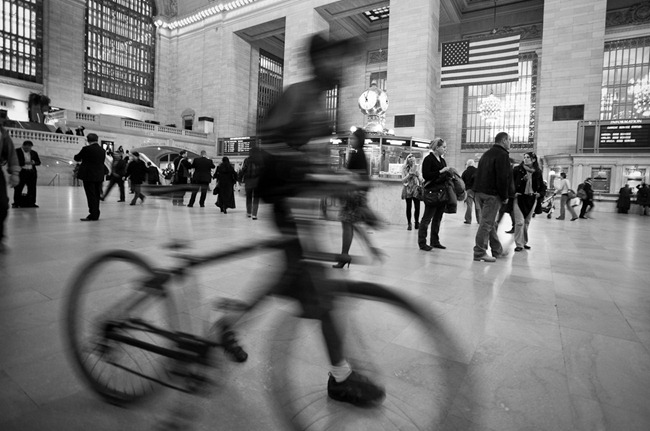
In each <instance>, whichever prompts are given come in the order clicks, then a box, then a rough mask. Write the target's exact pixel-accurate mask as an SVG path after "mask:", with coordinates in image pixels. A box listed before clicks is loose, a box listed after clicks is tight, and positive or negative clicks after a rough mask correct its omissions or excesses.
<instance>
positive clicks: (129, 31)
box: [84, 0, 155, 106]
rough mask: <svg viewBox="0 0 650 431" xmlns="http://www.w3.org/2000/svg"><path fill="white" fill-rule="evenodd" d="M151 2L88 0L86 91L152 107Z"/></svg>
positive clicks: (153, 53) (143, 0)
mask: <svg viewBox="0 0 650 431" xmlns="http://www.w3.org/2000/svg"><path fill="white" fill-rule="evenodd" d="M151 1H152V0H88V1H87V6H88V7H87V14H86V68H85V79H84V82H85V88H84V90H85V92H86V93H88V94H94V95H97V96H102V97H106V98H110V99H115V100H122V101H125V102H129V103H136V104H139V105H144V106H153V91H154V85H153V82H154V80H153V70H154V67H153V65H154V58H155V44H154V41H155V37H154V36H155V26H154V24H153V17H152V16H151V13H152V11H153V9H152V7H151V5H150V2H151ZM142 75H144V79H143V76H142Z"/></svg>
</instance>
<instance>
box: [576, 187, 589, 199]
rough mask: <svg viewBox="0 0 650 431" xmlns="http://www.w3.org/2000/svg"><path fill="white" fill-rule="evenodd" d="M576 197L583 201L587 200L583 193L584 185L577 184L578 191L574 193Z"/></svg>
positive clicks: (585, 194) (584, 192)
mask: <svg viewBox="0 0 650 431" xmlns="http://www.w3.org/2000/svg"><path fill="white" fill-rule="evenodd" d="M576 197H578V198H580V199H582V200H585V199H587V192H586V191H585V185H584V184H578V191H577V192H576Z"/></svg>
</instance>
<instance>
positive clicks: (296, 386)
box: [65, 203, 460, 430]
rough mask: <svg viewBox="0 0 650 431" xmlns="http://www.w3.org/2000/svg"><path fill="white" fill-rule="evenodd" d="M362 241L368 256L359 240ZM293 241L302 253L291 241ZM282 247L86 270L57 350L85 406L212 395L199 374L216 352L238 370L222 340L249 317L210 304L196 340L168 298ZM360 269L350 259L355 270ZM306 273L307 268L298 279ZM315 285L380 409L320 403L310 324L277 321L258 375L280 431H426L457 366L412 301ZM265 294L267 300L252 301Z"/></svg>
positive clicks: (72, 293)
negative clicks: (193, 279) (211, 268)
mask: <svg viewBox="0 0 650 431" xmlns="http://www.w3.org/2000/svg"><path fill="white" fill-rule="evenodd" d="M313 207H314V208H315V210H314V211H316V212H318V211H320V209H321V207H320V203H315V204H314V205H313ZM316 208H317V209H316ZM319 219H321V217H320V216H315V217H311V216H303V217H302V218H301V219H300V220H301V226H303V227H305V226H307V227H309V226H311V227H312V228H313V226H314V224H315V220H319ZM362 238H364V240H365V241H368V245H369V247H372V246H371V244H370V243H369V239H368V238H367V237H366V236H362ZM300 239H301V240H305V239H307V240H306V241H305V242H306V243H309V242H310V241H309V239H311V240H312V241H311V242H312V243H313V242H314V238H313V237H309V236H307V237H305V236H304V235H302V234H301V235H300ZM293 240H294V238H287V237H281V238H271V239H268V240H264V241H261V242H258V243H256V244H255V245H253V246H251V245H244V246H238V247H236V248H232V249H229V250H225V251H217V252H214V253H210V254H208V255H205V256H194V255H189V254H177V255H176V256H175V257H176V258H177V259H179V260H180V263H179V264H177V265H175V266H172V267H171V268H154V267H153V266H151V265H150V264H149V263H148V262H147V261H146V260H145V259H144V258H142V257H141V256H139V255H137V254H135V253H133V252H130V251H125V250H113V251H107V252H104V253H100V254H98V255H96V256H94V257H92V258H90V259H89V260H88V261H87V262H85V263H84V264H82V265H81V267H80V268H79V269H78V271H77V272H76V274H75V275H74V276H73V278H72V283H71V287H70V290H69V295H68V297H67V302H66V308H65V337H66V342H67V344H68V346H69V347H70V349H69V350H70V352H71V354H72V362H73V364H74V365H75V368H76V370H77V371H78V373H79V375H80V376H81V378H82V379H83V380H84V381H85V382H86V383H87V384H88V385H89V387H90V388H91V389H92V390H93V391H94V392H95V393H96V394H98V395H99V396H101V397H102V398H103V399H105V400H107V401H109V402H111V403H115V404H120V405H127V404H130V403H134V402H136V401H140V400H143V399H146V398H147V397H148V396H150V395H152V394H153V393H155V392H156V391H157V390H158V389H160V388H162V387H167V388H172V389H176V390H180V391H183V392H187V393H197V392H201V391H204V390H206V388H208V387H210V386H211V385H212V383H213V382H212V381H211V380H210V379H209V378H208V377H207V371H206V370H208V369H213V367H215V366H216V365H217V364H218V361H219V360H220V358H221V357H220V355H218V354H217V352H218V350H219V348H220V349H221V350H223V351H224V353H225V355H226V356H229V357H230V358H231V359H235V360H237V361H242V362H243V361H245V360H246V357H245V352H244V351H243V350H242V349H241V347H240V346H239V345H238V343H237V340H236V339H235V338H234V337H233V332H232V330H233V329H235V328H237V327H238V326H239V325H240V322H242V321H243V320H245V317H246V316H249V315H250V305H249V304H247V303H245V302H241V301H235V300H227V299H226V300H223V299H219V300H215V301H214V302H213V304H214V309H215V311H217V312H219V313H221V314H223V316H222V318H221V319H218V320H217V321H216V322H215V324H214V325H211V326H210V327H209V328H208V329H205V328H204V330H203V331H202V332H196V331H195V330H194V329H193V326H194V325H195V324H196V322H193V319H192V318H191V316H190V313H189V312H188V310H187V307H186V305H184V304H183V301H182V295H179V294H178V292H176V291H174V290H173V289H172V288H171V286H173V285H174V283H176V282H180V283H183V282H185V281H186V280H187V279H188V278H190V276H189V274H190V273H191V272H192V271H193V270H195V269H196V268H198V267H201V266H205V265H207V264H211V263H219V262H223V261H224V260H226V259H231V258H234V257H241V256H243V255H246V254H254V253H256V252H258V251H259V250H263V249H268V250H278V249H281V248H283V247H284V246H286V245H287V244H288V243H289V242H290V241H293ZM316 242H317V241H316ZM312 245H313V244H312ZM371 249H372V248H371ZM305 250H306V251H305V254H304V256H303V259H304V260H306V261H309V262H322V261H326V262H333V261H335V259H336V255H335V254H333V253H326V252H323V251H320V250H317V249H314V248H313V247H305ZM360 259H361V258H360V257H358V256H357V257H354V261H355V263H358V261H359V260H360ZM318 265H319V264H318V263H312V264H311V268H312V269H310V271H314V269H313V268H316V267H317V266H318ZM308 267H310V266H308ZM320 267H321V268H322V266H320ZM324 281H325V282H327V283H328V288H329V289H330V290H329V292H328V294H329V295H331V296H332V298H333V299H334V302H335V303H336V305H337V306H336V308H335V310H336V313H337V317H338V318H339V319H340V321H346V324H345V325H344V327H345V328H346V334H345V335H346V337H345V352H346V357H347V359H348V360H349V362H350V363H351V364H352V366H353V369H355V370H360V371H361V372H362V373H364V374H366V375H368V376H371V377H372V378H373V379H374V380H376V381H379V382H381V383H382V384H383V385H384V386H385V389H386V399H385V400H384V402H383V403H382V404H381V405H380V406H378V407H374V408H368V409H361V408H358V407H354V406H351V405H348V404H344V403H339V402H336V401H332V400H329V399H328V398H327V391H326V389H325V378H324V377H325V376H326V375H327V367H328V360H327V354H326V353H325V351H324V348H323V346H322V344H323V343H322V336H312V335H313V333H314V332H315V331H317V330H318V328H315V327H314V326H313V324H311V323H310V324H305V322H314V321H312V320H306V319H300V322H301V324H295V323H294V321H293V320H292V317H291V315H290V314H289V313H287V312H286V309H283V310H284V311H283V312H282V313H279V314H280V316H279V317H280V318H281V322H280V323H279V324H278V325H277V329H276V331H275V333H274V335H273V336H271V337H270V339H269V343H270V346H271V354H270V360H269V362H268V368H269V370H270V379H271V386H272V388H273V391H272V395H273V398H274V400H275V401H276V403H277V404H278V407H279V410H280V411H281V412H282V413H283V414H284V416H285V418H286V421H287V423H288V426H290V427H291V428H292V429H300V430H303V429H310V430H312V429H331V427H332V426H334V428H335V429H354V430H358V429H373V430H374V429H392V428H394V429H400V430H402V429H417V430H428V429H434V428H435V427H437V426H438V425H439V424H440V423H441V422H442V421H443V419H444V417H445V414H446V412H447V407H448V406H449V405H450V404H451V401H452V399H451V396H452V393H454V392H455V388H454V387H455V386H457V383H458V382H457V381H455V380H454V379H455V377H454V374H455V373H453V372H451V371H450V369H451V368H453V366H452V365H450V359H451V360H453V359H455V358H457V357H459V356H460V355H459V353H458V348H457V346H456V344H455V342H454V340H453V339H452V338H451V337H450V336H449V330H448V329H447V328H446V326H445V325H444V324H443V323H442V322H441V321H439V319H437V318H436V317H435V315H434V314H433V313H432V312H431V311H430V310H427V309H426V308H424V307H422V306H421V305H420V304H418V303H417V302H416V301H414V300H412V299H408V298H406V297H404V296H403V295H401V294H399V293H397V292H394V291H392V290H390V289H388V288H386V287H383V286H381V285H378V284H375V283H370V282H365V281H344V280H341V281H333V279H332V278H331V277H329V276H326V278H325V279H324ZM181 293H182V292H181ZM272 294H273V292H271V291H270V290H269V291H265V292H263V293H262V294H261V296H260V297H266V296H267V295H272ZM298 314H299V313H298ZM298 317H300V316H298ZM352 320H356V321H355V322H354V324H351V323H350V322H351V321H352ZM223 322H228V323H227V324H224V323H223ZM318 335H319V334H318ZM242 352H244V353H242Z"/></svg>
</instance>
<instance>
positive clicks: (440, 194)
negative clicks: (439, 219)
mask: <svg viewBox="0 0 650 431" xmlns="http://www.w3.org/2000/svg"><path fill="white" fill-rule="evenodd" d="M448 200H449V193H448V192H447V185H446V184H444V185H442V186H438V187H436V188H433V189H424V194H423V195H422V202H424V204H425V205H438V204H441V203H445V202H447V201H448Z"/></svg>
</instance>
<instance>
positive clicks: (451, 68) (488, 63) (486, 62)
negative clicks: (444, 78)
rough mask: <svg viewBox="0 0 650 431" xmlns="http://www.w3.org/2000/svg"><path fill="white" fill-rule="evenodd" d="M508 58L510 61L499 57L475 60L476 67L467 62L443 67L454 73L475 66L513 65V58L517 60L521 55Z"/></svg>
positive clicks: (444, 69) (477, 67) (446, 70)
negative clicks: (496, 59) (496, 58)
mask: <svg viewBox="0 0 650 431" xmlns="http://www.w3.org/2000/svg"><path fill="white" fill-rule="evenodd" d="M506 59H507V60H508V61H503V59H499V60H498V61H493V59H486V60H481V61H477V62H475V63H474V64H475V66H474V67H472V66H469V67H468V66H467V65H466V64H462V65H459V66H444V67H443V68H442V70H443V71H445V72H447V73H453V72H454V71H455V70H469V69H474V68H476V69H480V68H483V67H490V66H500V65H504V64H508V65H513V60H515V61H517V60H519V56H518V55H515V56H511V57H506Z"/></svg>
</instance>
